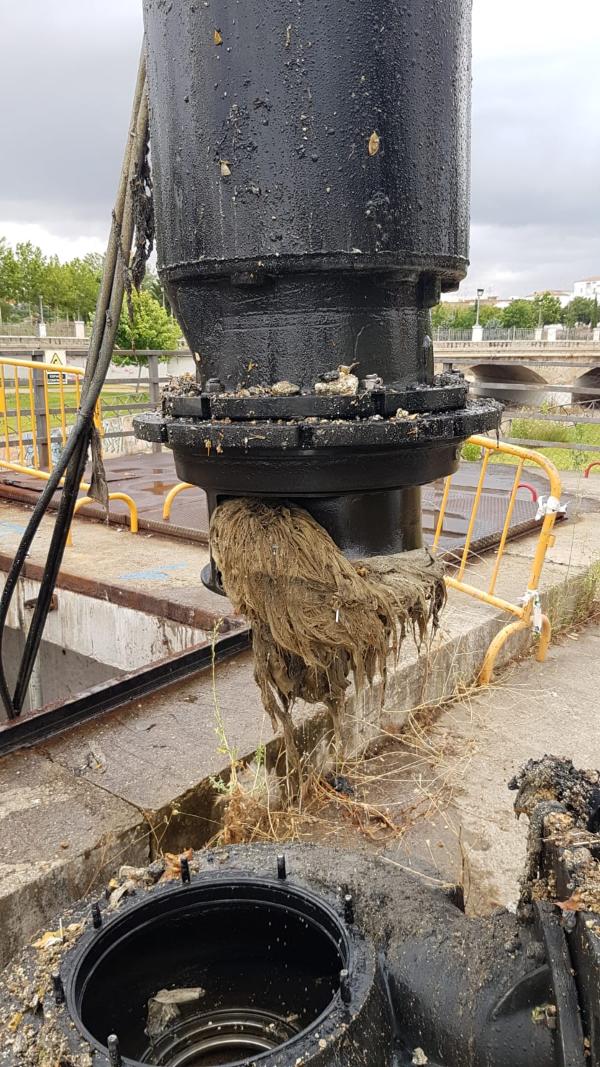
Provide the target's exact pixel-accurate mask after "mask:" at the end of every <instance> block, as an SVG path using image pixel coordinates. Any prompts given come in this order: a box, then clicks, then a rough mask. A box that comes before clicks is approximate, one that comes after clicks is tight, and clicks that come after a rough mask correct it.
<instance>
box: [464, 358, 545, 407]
mask: <svg viewBox="0 0 600 1067" xmlns="http://www.w3.org/2000/svg"><path fill="white" fill-rule="evenodd" d="M469 372H470V374H471V376H472V378H473V386H472V393H473V395H474V396H492V397H495V398H496V399H497V400H501V401H502V402H503V403H504V404H517V405H519V406H521V405H522V404H536V405H537V404H541V403H542V401H543V400H544V399H545V398H546V397H547V395H548V389H547V387H548V382H547V381H546V379H545V378H542V376H541V374H538V373H537V371H535V370H532V368H531V367H523V366H522V365H521V364H519V363H497V362H496V361H495V360H494V362H493V363H476V364H474V365H473V366H471V367H470V368H469ZM500 382H501V383H504V384H507V385H508V384H510V383H512V382H514V383H515V384H516V385H530V386H531V389H515V390H514V392H511V390H510V389H495V388H494V383H500ZM540 386H545V387H546V388H543V389H542V388H540Z"/></svg>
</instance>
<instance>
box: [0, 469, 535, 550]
mask: <svg viewBox="0 0 600 1067" xmlns="http://www.w3.org/2000/svg"><path fill="white" fill-rule="evenodd" d="M105 466H106V472H107V476H108V486H109V490H110V491H111V492H119V491H120V492H125V493H128V494H129V495H130V496H132V497H133V499H134V500H135V502H136V504H137V507H138V511H139V514H140V518H141V519H142V521H144V520H145V521H146V522H147V523H148V525H149V526H150V528H157V529H160V530H161V532H166V533H170V535H171V536H173V537H180V538H184V539H190V538H193V539H197V538H198V537H199V536H200V539H201V540H202V541H206V538H207V535H208V509H207V506H206V495H205V493H204V492H203V490H202V489H199V488H196V487H194V488H193V489H186V490H185V492H183V493H181V494H180V495H179V496H178V497H177V499H176V501H175V503H174V504H173V509H172V512H171V520H170V521H169V522H168V523H165V522H163V519H162V507H163V501H164V497H165V496H166V494H167V492H168V491H169V489H170V488H171V487H172V486H174V485H176V484H177V481H178V478H177V475H176V473H175V465H174V462H173V456H172V454H171V453H170V452H166V451H165V452H163V453H160V454H158V455H150V454H149V453H139V454H137V455H131V456H121V457H119V458H116V459H107V460H106V463H105ZM514 476H515V468H514V467H512V466H509V465H503V464H492V465H490V466H489V467H488V473H487V477H486V482H485V487H484V491H483V493H482V496H481V501H480V505H479V511H478V515H477V519H476V523H475V529H474V535H473V541H474V543H475V544H477V542H479V541H481V540H482V539H484V538H485V539H487V538H492V539H493V538H494V535H496V536H498V535H499V534H500V531H501V530H502V526H503V523H504V517H505V515H506V508H507V505H508V496H509V493H510V490H511V488H512V484H513V479H514ZM478 478H479V464H478V463H463V464H461V466H460V468H459V470H458V472H457V473H456V474H455V475H454V478H453V482H452V490H451V492H450V497H449V500H448V506H447V509H446V520H445V523H444V532H443V535H442V538H441V542H440V545H441V548H442V549H459V548H460V547H461V546H462V544H463V543H464V537H465V533H466V530H467V524H468V521H469V517H470V514H471V509H472V505H473V496H474V493H475V488H476V485H477V480H478ZM524 480H525V481H527V482H528V483H529V484H531V485H533V486H534V488H536V489H537V492H538V494H540V495H541V494H542V493H545V492H547V483H546V480H545V478H543V477H540V476H539V475H537V474H536V473H535V472H533V471H531V470H529V469H528V470H527V474H526V478H525V476H524ZM3 484H8V485H11V486H18V487H20V488H21V489H27V490H31V491H32V492H35V496H36V497H37V495H38V494H39V492H40V486H41V484H42V483H41V482H39V481H36V480H34V479H33V478H27V477H25V476H19V475H15V474H12V473H10V472H8V471H5V472H3V473H2V475H1V480H0V494H1V493H2V485H3ZM443 487H444V483H443V480H439V481H437V482H434V483H433V484H432V485H427V486H425V487H424V488H423V490H422V494H423V530H424V534H425V541H426V542H431V541H432V540H433V534H434V531H435V526H436V523H437V519H438V515H439V506H440V503H441V499H442V493H443ZM111 509H113V510H114V513H115V514H117V515H120V514H123V515H124V514H125V509H124V505H121V504H120V503H119V502H118V501H116V502H115V503H114V504H113V505H111ZM121 509H123V511H121ZM536 510H537V505H536V504H535V503H534V502H533V500H532V499H531V493H530V492H529V491H528V490H527V489H521V490H519V493H518V495H517V500H516V504H515V509H514V512H513V518H512V524H511V529H513V528H515V527H518V526H521V525H522V524H523V523H527V522H530V521H533V519H534V518H535V513H536Z"/></svg>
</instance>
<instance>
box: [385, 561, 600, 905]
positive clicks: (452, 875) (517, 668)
mask: <svg viewBox="0 0 600 1067" xmlns="http://www.w3.org/2000/svg"><path fill="white" fill-rule="evenodd" d="M598 547H599V551H600V545H599V546H598ZM599 692H600V622H598V621H596V622H591V623H589V624H588V625H587V626H585V627H584V628H583V629H581V630H579V631H578V630H573V631H571V632H568V633H566V634H565V635H563V636H562V637H561V638H560V639H559V640H558V641H557V642H556V643H555V644H553V645H552V647H551V649H550V653H549V656H548V660H547V662H546V663H545V664H541V663H537V662H536V661H535V660H534V659H531V658H527V659H525V660H524V661H522V662H521V663H519V664H517V665H513V666H512V667H511V668H509V669H508V670H507V671H506V672H504V674H502V675H501V676H500V678H499V680H498V682H497V683H496V684H495V685H494V686H493V687H492V688H491V689H488V690H483V691H477V692H476V693H475V694H474V695H473V696H472V697H470V698H469V699H466V700H463V701H461V702H460V703H457V704H454V705H452V706H450V707H448V708H447V709H445V710H443V711H442V712H441V713H440V714H439V716H438V717H437V718H436V719H435V721H434V722H433V723H432V724H431V725H429V726H425V727H424V729H423V732H421V729H420V728H419V727H418V726H415V727H413V728H412V729H411V728H409V730H408V732H407V734H406V739H407V743H408V747H409V751H408V753H407V754H405V755H404V756H403V758H402V759H401V760H399V761H398V762H397V764H396V765H395V766H393V769H391V768H390V767H389V764H390V762H391V761H392V757H391V756H390V757H387V759H386V760H384V761H383V762H382V766H386V768H387V769H389V770H391V779H390V781H389V783H388V785H386V786H385V787H384V788H383V789H380V790H379V794H378V800H379V802H381V803H387V804H388V806H390V811H391V812H392V813H394V812H395V813H396V814H397V815H398V814H401V812H402V811H403V810H405V811H407V810H408V809H409V807H410V805H411V804H414V803H415V801H417V803H418V806H419V810H420V811H421V812H422V813H424V814H422V815H421V817H419V818H416V819H415V820H414V821H411V820H410V817H409V824H410V825H409V829H408V832H407V833H406V836H405V837H404V838H403V840H402V841H401V842H400V843H399V844H397V845H396V844H394V845H393V846H392V847H390V848H389V849H388V850H387V851H386V854H387V855H389V856H390V857H391V858H392V859H395V860H396V861H397V862H401V863H403V864H406V865H410V866H416V867H422V865H423V864H425V865H426V867H427V868H428V869H430V870H433V873H435V874H437V875H438V876H439V877H440V878H443V879H449V880H451V881H455V880H457V881H462V879H463V878H464V879H465V882H466V888H467V904H468V908H469V909H470V910H471V911H474V912H486V911H489V910H490V908H491V907H493V906H497V905H501V906H506V905H509V906H510V905H512V904H514V903H515V901H516V899H517V897H518V879H519V876H520V874H521V871H522V869H523V863H524V857H525V844H526V838H527V820H526V819H522V820H521V821H519V822H517V820H516V819H515V816H514V813H513V807H512V805H513V800H514V793H511V792H510V791H509V790H508V789H507V783H508V781H509V780H510V778H511V777H512V776H513V775H514V774H515V773H516V772H517V771H518V770H519V768H520V767H521V766H522V765H523V764H524V763H526V761H527V760H528V759H531V758H540V757H541V756H544V755H545V754H551V755H554V756H563V757H567V758H568V759H572V760H573V762H574V763H575V764H576V766H579V767H585V768H589V767H591V768H597V767H598V766H599V764H600V711H599V704H598V693H599ZM407 768H410V769H409V770H407Z"/></svg>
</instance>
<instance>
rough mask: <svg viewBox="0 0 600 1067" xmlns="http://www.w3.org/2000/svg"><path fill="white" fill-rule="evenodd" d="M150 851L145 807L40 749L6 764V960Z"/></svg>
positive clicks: (1, 870)
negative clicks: (67, 906) (125, 863)
mask: <svg viewBox="0 0 600 1067" xmlns="http://www.w3.org/2000/svg"><path fill="white" fill-rule="evenodd" d="M148 855H149V844H148V830H147V827H146V826H145V825H144V822H143V819H142V816H141V813H140V812H139V811H137V810H136V809H135V808H134V807H133V806H132V805H131V804H128V803H126V802H125V801H123V800H121V799H119V798H118V797H116V796H114V795H113V794H112V793H111V792H110V791H109V790H101V789H99V788H97V787H95V786H94V785H91V784H90V783H89V782H87V781H86V780H85V778H84V777H83V776H79V777H76V776H75V775H74V773H73V772H72V771H70V770H65V769H64V768H63V767H60V766H59V765H58V764H57V763H55V762H53V761H52V759H51V758H49V756H48V755H47V754H44V753H42V752H23V753H18V754H16V755H13V756H11V757H10V760H4V761H2V762H0V929H1V930H2V937H0V966H3V965H4V964H5V963H6V962H7V961H8V960H9V959H10V957H11V955H12V954H13V952H14V951H15V949H16V947H17V946H18V945H22V944H24V943H25V942H26V941H27V940H28V939H29V938H30V937H31V936H32V935H33V934H34V933H35V932H36V931H37V930H38V929H39V928H40V927H41V926H42V925H43V924H44V923H45V922H46V921H47V920H48V918H49V917H50V916H52V915H56V913H57V911H60V909H61V908H62V907H63V906H64V903H65V901H66V900H72V899H76V898H77V897H78V896H83V895H84V894H85V893H88V892H91V891H92V889H93V887H94V886H98V891H99V892H100V891H101V887H102V886H103V884H104V882H105V880H106V877H107V875H109V874H110V872H111V871H112V870H114V867H115V864H118V863H120V862H122V857H123V856H128V857H129V856H131V857H133V856H137V857H138V859H139V860H140V861H142V860H144V858H147V857H148Z"/></svg>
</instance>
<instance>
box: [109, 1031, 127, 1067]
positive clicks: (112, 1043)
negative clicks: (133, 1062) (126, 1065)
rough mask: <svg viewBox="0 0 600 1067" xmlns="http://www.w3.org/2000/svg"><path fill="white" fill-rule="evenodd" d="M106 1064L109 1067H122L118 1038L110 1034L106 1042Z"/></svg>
mask: <svg viewBox="0 0 600 1067" xmlns="http://www.w3.org/2000/svg"><path fill="white" fill-rule="evenodd" d="M107 1045H108V1062H109V1064H110V1067H123V1060H122V1058H121V1050H120V1048H119V1038H118V1037H117V1035H116V1034H111V1035H110V1037H109V1039H108V1041H107Z"/></svg>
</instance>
